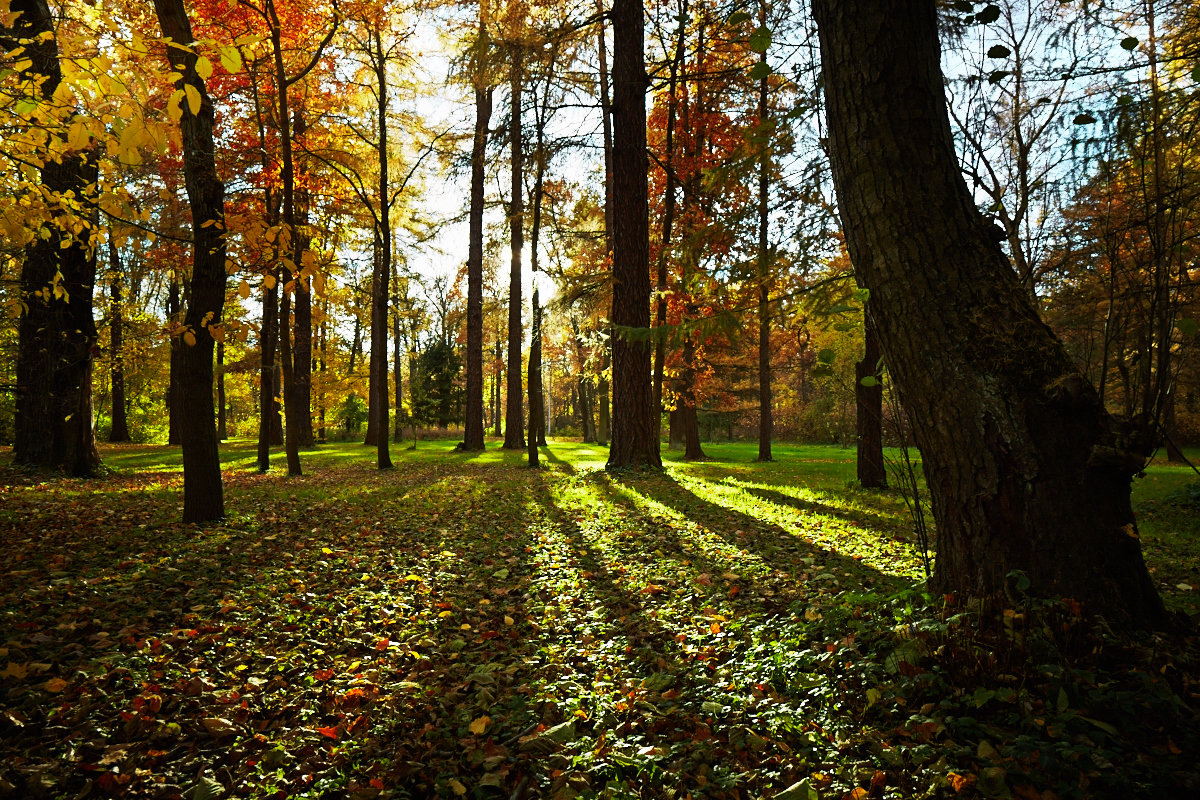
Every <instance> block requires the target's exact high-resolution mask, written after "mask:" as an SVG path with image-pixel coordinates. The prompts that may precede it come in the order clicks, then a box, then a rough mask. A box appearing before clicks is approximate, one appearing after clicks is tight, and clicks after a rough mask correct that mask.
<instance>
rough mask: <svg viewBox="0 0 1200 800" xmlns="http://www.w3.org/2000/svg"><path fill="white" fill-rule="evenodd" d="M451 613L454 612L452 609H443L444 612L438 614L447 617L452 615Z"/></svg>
mask: <svg viewBox="0 0 1200 800" xmlns="http://www.w3.org/2000/svg"><path fill="white" fill-rule="evenodd" d="M451 613H452V612H450V611H443V612H442V613H440V614H438V616H439V617H441V618H443V619H445V618H446V617H448V616H450V614H451Z"/></svg>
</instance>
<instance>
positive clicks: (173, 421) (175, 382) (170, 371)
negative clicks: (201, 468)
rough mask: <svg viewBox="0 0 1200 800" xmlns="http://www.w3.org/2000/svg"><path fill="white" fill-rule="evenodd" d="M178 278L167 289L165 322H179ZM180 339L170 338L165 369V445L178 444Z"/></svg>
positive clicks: (175, 276)
mask: <svg viewBox="0 0 1200 800" xmlns="http://www.w3.org/2000/svg"><path fill="white" fill-rule="evenodd" d="M179 306H180V301H179V277H178V275H174V274H173V275H172V276H171V286H170V287H169V288H168V289H167V320H168V321H169V322H172V323H176V322H179V321H180V319H179V310H180V308H179ZM179 358H180V339H179V337H178V336H172V337H171V362H170V364H169V365H168V367H167V444H169V445H177V444H179V415H180V411H179V376H180V371H181V367H180V363H179Z"/></svg>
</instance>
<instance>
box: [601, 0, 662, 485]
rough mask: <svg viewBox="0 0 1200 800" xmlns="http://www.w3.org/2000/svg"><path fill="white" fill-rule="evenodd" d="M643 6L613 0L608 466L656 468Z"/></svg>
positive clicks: (630, 0) (659, 460)
mask: <svg viewBox="0 0 1200 800" xmlns="http://www.w3.org/2000/svg"><path fill="white" fill-rule="evenodd" d="M644 16H645V11H644V7H643V5H642V0H614V2H613V7H612V21H613V75H612V77H613V305H612V317H611V318H612V322H613V328H614V331H615V332H616V334H617V335H616V337H615V338H614V340H613V343H612V350H613V356H612V383H613V395H612V439H611V440H610V442H609V448H608V463H607V465H606V466H607V468H608V469H624V468H628V467H643V466H648V467H661V466H662V455H661V453H660V452H659V443H658V424H657V422H656V419H657V411H656V409H655V407H654V395H653V387H652V386H651V382H650V342H649V340H648V339H647V338H645V335H646V334H648V333H649V329H650V252H649V251H650V240H649V236H650V220H649V210H648V196H647V188H646V176H647V174H648V172H649V164H648V159H647V157H646V63H645V54H644V52H643V47H644V44H645V30H644V28H645V20H644Z"/></svg>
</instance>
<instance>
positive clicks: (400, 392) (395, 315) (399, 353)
mask: <svg viewBox="0 0 1200 800" xmlns="http://www.w3.org/2000/svg"><path fill="white" fill-rule="evenodd" d="M395 268H396V266H395V264H393V265H392V270H393V272H392V282H393V284H394V285H396V286H397V287H398V286H399V285H400V278H399V276H398V275H396V273H395ZM398 294H399V289H397V290H396V293H393V295H392V301H393V302H392V380H393V383H394V386H395V392H396V414H395V416H394V417H393V422H392V442H393V443H394V444H399V443H400V442H402V441H404V362H403V348H402V347H401V346H400V309H399V307H398V302H397V301H398V300H399V297H398Z"/></svg>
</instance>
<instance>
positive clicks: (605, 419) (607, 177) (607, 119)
mask: <svg viewBox="0 0 1200 800" xmlns="http://www.w3.org/2000/svg"><path fill="white" fill-rule="evenodd" d="M596 9H597V10H598V11H600V12H601V13H603V11H604V2H603V0H597V2H596ZM596 29H597V34H596V36H597V41H596V44H597V47H598V49H599V54H600V74H599V75H598V76H597V78H598V80H599V83H600V122H601V129H602V131H603V135H604V253H605V255H606V256H607V257H608V258H609V259H611V258H612V234H613V231H612V171H613V164H612V158H613V151H612V147H613V145H612V101H611V99H610V98H609V91H608V85H609V74H608V41H607V35H606V33H605V28H604V17H603V16H601V17H600V18H599V21H598V23H597V25H596ZM605 328H606V331H605V336H604V344H603V347H604V353H603V355H602V356H601V359H600V375H599V379H598V382H597V386H596V389H597V395H598V403H599V406H600V408H599V412H600V420H599V426H598V428H597V429H596V440H597V442H598V443H599V444H605V445H606V444H608V438H609V433H610V430H611V428H612V425H611V421H610V417H609V406H610V404H611V398H610V396H609V388H608V387H609V382H608V373H609V369H610V368H611V367H612V325H611V324H610V325H606V326H605Z"/></svg>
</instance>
